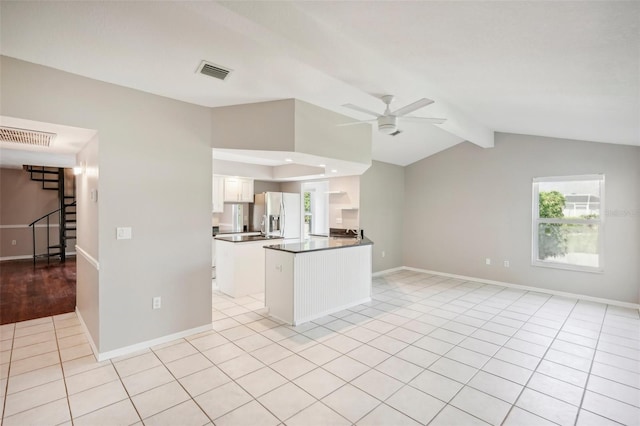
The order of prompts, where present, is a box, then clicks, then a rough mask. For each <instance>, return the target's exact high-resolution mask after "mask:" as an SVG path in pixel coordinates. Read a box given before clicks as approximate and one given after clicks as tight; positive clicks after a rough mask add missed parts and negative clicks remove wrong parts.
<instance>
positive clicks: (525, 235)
mask: <svg viewBox="0 0 640 426" xmlns="http://www.w3.org/2000/svg"><path fill="white" fill-rule="evenodd" d="M639 164H640V147H632V146H622V145H610V144H602V143H590V142H581V141H573V140H565V139H553V138H544V137H536V136H524V135H514V134H504V133H498V134H496V146H495V148H492V149H482V148H479V147H476V146H474V145H471V144H470V143H462V144H460V145H457V146H455V147H453V148H450V149H448V150H446V151H443V152H440V153H438V154H436V155H434V156H431V157H428V158H426V159H424V160H421V161H419V162H416V163H414V164H412V165H410V166H407V168H406V172H405V216H404V244H403V246H404V257H403V260H404V262H403V263H404V264H405V265H406V266H412V267H417V268H423V269H428V270H435V271H440V272H447V273H453V274H460V275H466V276H471V277H479V278H484V279H491V280H498V281H503V282H509V283H515V284H521V285H527V286H533V287H539V288H543V289H550V290H556V291H565V292H570V293H576V294H583V295H588V296H593V297H601V298H608V299H614V300H619V301H624V302H638V296H639V289H638V286H639V282H640V276H639V271H640V269H639V268H640V266H639V265H640V264H639V262H638V259H640V238H638V236H640V213H639V212H640V176H639V171H638V170H639V166H638V165H639ZM595 173H604V174H605V179H606V183H605V191H606V194H605V202H606V212H605V213H606V215H605V234H604V236H605V248H604V250H605V252H604V262H605V263H604V269H605V272H604V273H602V274H596V273H586V272H573V271H565V270H558V269H550V268H541V267H534V266H531V211H532V198H531V197H532V196H531V186H532V179H533V178H535V177H544V176H568V175H581V174H595ZM485 258H491V259H492V260H493V264H492V265H491V266H487V265H485ZM504 260H509V262H510V268H504V267H503V261H504Z"/></svg>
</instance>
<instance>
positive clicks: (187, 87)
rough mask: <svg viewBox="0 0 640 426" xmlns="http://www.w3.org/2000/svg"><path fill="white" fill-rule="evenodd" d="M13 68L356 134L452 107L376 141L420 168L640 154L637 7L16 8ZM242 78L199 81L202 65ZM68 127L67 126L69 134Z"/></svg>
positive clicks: (6, 28) (6, 48)
mask: <svg viewBox="0 0 640 426" xmlns="http://www.w3.org/2000/svg"><path fill="white" fill-rule="evenodd" d="M0 8H1V9H0V12H1V16H0V19H1V30H0V31H1V32H0V37H1V43H0V52H1V53H2V55H6V56H11V57H14V58H18V59H22V60H26V61H30V62H34V63H38V64H42V65H46V66H50V67H53V68H57V69H61V70H64V71H68V72H71V73H75V74H79V75H83V76H87V77H91V78H95V79H98V80H102V81H107V82H110V83H114V84H119V85H122V86H127V87H132V88H136V89H139V90H143V91H146V92H150V93H154V94H158V95H162V96H167V97H170V98H175V99H179V100H183V101H187V102H191V103H195V104H199V105H204V106H212V107H213V106H224V105H235V104H242V103H249V102H259V101H266V100H275V99H283V98H298V99H301V100H304V101H307V102H310V103H313V104H316V105H319V106H321V107H324V108H327V109H330V110H333V111H336V112H339V113H342V114H345V115H349V116H351V117H353V118H356V119H369V118H370V117H368V116H366V115H363V114H360V113H358V112H355V111H352V110H349V109H347V108H344V107H342V106H341V105H343V104H345V103H353V104H357V105H360V106H362V107H365V108H367V109H370V110H374V111H379V112H382V111H383V109H384V108H383V106H384V105H383V104H382V102H381V101H380V99H379V96H381V95H384V94H393V95H396V101H395V102H394V106H395V107H400V106H403V105H405V104H408V103H410V102H413V101H415V100H417V99H419V98H423V97H428V98H431V99H434V100H435V101H436V102H435V103H434V104H433V105H430V106H428V107H426V108H424V109H421V110H418V111H417V112H415V113H414V114H412V115H414V116H434V117H445V118H447V122H445V124H443V125H431V124H417V123H401V128H402V130H403V133H401V134H400V135H398V136H396V137H393V136H388V135H384V134H381V133H378V132H377V131H374V139H373V157H374V159H376V160H380V161H386V162H389V163H394V164H399V165H407V164H410V163H412V162H414V161H417V160H419V159H421V158H424V157H426V156H429V155H432V154H434V153H436V152H438V151H441V150H443V149H446V148H448V147H450V146H453V145H455V144H457V143H460V142H462V141H464V140H469V141H471V142H473V143H476V144H478V145H480V146H485V147H487V146H491V135H492V133H493V132H494V131H499V132H512V133H523V134H532V135H541V136H551V137H561V138H570V139H578V140H587V141H595V142H604V143H619V144H629V145H640V18H639V17H640V3H638V2H635V1H629V2H625V1H602V2H600V1H571V2H564V1H556V2H547V1H544V2H539V1H513V2H493V1H482V2H477V1H470V2H465V1H425V2H393V1H389V2H386V1H385V2H377V1H376V2H373V1H372V2H358V1H350V2H342V1H337V2H333V1H305V2H252V1H247V2H212V1H194V2H190V1H175V2H126V1H125V2H108V1H105V2H57V1H45V2H36V1H28V2H27V1H6V0H3V1H2V2H1V3H0ZM203 59H204V60H209V61H211V62H213V63H216V64H219V65H222V66H225V67H228V68H230V69H232V70H233V72H232V74H231V75H230V77H229V78H228V79H227V80H226V81H224V82H223V81H219V80H214V79H211V78H208V77H205V76H202V75H199V74H196V73H195V71H196V68H197V67H198V65H199V64H200V61H201V60H203ZM60 124H64V123H60Z"/></svg>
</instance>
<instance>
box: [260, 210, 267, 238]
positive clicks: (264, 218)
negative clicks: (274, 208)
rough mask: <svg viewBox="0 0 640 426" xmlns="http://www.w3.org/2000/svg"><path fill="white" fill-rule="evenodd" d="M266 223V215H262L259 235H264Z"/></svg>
mask: <svg viewBox="0 0 640 426" xmlns="http://www.w3.org/2000/svg"><path fill="white" fill-rule="evenodd" d="M266 222H267V215H266V214H265V215H262V222H260V233H261V234H263V235H264V234H266V233H267V232H266V228H265V224H266Z"/></svg>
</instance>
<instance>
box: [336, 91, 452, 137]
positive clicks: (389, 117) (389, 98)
mask: <svg viewBox="0 0 640 426" xmlns="http://www.w3.org/2000/svg"><path fill="white" fill-rule="evenodd" d="M381 99H382V102H384V103H385V105H386V106H387V107H386V109H385V110H384V113H383V114H378V113H377V112H373V111H369V110H368V109H366V108H362V107H359V106H358V105H353V104H344V105H342V106H343V107H346V108H350V109H353V110H355V111H360V112H363V113H365V114H369V115H373V116H374V117H376V119H375V120H361V121H355V122H352V123H345V124H343V126H347V125H351V124H359V123H373V122H374V121H377V122H378V130H379V131H381V132H382V133H386V134H387V135H391V136H396V135H398V134H399V133H401V130H398V119H399V118H400V117H402V120H403V121H419V122H422V123H431V124H442V123H444V122H445V121H446V119H445V118H426V117H407V116H406V115H407V114H409V113H412V112H413V111H415V110H417V109H420V108H424V107H426V106H427V105H431V104H432V103H433V102H434V101H432V100H431V99H427V98H422V99H420V100H417V101H415V102H414V103H411V104H409V105H406V106H404V107H402V108H400V109H397V110H395V111H393V112H391V109H390V105H391V102H393V95H384V96H382V97H381Z"/></svg>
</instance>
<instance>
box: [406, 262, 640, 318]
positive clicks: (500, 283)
mask: <svg viewBox="0 0 640 426" xmlns="http://www.w3.org/2000/svg"><path fill="white" fill-rule="evenodd" d="M395 269H406V270H408V271H415V272H424V273H427V274H433V275H439V276H442V277H448V278H456V279H460V280H465V281H474V282H477V283H483V284H491V285H498V286H501V287H508V288H516V289H519V290H526V291H535V292H537V293H544V294H551V295H553V296H562V297H568V298H572V299H579V300H587V301H589V302H598V303H604V304H607V305H613V306H620V307H622V308H630V309H640V304H638V303H630V302H622V301H620V300H613V299H605V298H602V297H593V296H587V295H584V294H576V293H569V292H566V291H556V290H550V289H546V288H540V287H531V286H528V285H521V284H513V283H507V282H503V281H494V280H487V279H484V278H477V277H469V276H466V275H458V274H449V273H447V272H439V271H431V270H428V269H420V268H413V267H411V266H402V267H401V268H394V270H395Z"/></svg>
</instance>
